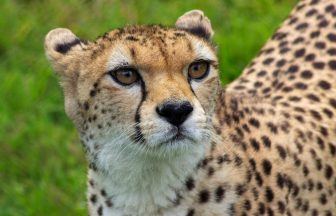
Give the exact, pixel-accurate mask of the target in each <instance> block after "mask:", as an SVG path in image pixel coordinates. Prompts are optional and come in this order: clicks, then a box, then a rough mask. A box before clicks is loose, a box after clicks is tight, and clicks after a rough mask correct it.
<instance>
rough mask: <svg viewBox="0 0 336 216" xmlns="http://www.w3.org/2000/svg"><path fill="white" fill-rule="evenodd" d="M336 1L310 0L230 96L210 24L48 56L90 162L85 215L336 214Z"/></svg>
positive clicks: (57, 41) (49, 44) (200, 19)
mask: <svg viewBox="0 0 336 216" xmlns="http://www.w3.org/2000/svg"><path fill="white" fill-rule="evenodd" d="M335 17H336V2H335V1H334V0H301V1H300V2H299V3H298V4H297V6H296V7H295V8H294V10H293V11H292V12H291V14H290V15H289V17H288V18H287V19H286V20H285V21H284V23H283V24H282V25H281V27H280V28H279V29H278V30H277V31H276V33H275V34H274V35H273V37H272V38H270V39H269V41H268V42H267V43H266V45H265V46H264V47H263V48H262V49H261V51H260V52H259V54H258V56H257V57H256V58H255V59H254V60H252V62H251V63H250V64H249V65H248V66H247V67H246V69H245V70H244V71H243V72H242V74H241V76H240V77H238V78H237V79H236V80H235V81H233V82H232V83H230V84H228V85H227V86H225V87H224V88H223V87H221V84H220V80H219V77H218V73H219V72H218V58H217V56H216V47H215V45H214V44H213V42H212V36H213V30H212V27H211V23H210V20H209V19H208V18H207V17H206V16H204V14H203V12H202V11H199V10H193V11H190V12H188V13H186V14H184V15H182V16H181V17H180V18H179V19H178V20H177V21H176V24H175V26H174V27H164V26H159V25H151V26H146V25H136V26H126V27H124V28H120V29H115V30H112V31H110V32H108V33H106V34H104V35H103V36H101V37H99V38H98V39H97V40H96V41H94V42H90V41H85V40H82V39H80V38H78V37H77V36H75V35H74V34H73V33H72V32H71V31H70V30H68V29H62V28H58V29H54V30H52V31H50V32H49V33H48V34H47V36H46V38H45V50H46V55H47V57H48V59H49V60H50V62H51V64H52V66H53V68H54V70H55V71H56V73H57V75H58V77H59V78H60V84H61V87H62V89H63V92H64V98H65V111H66V113H67V115H68V116H69V118H70V119H71V120H72V121H73V123H74V125H75V126H76V128H77V129H78V132H79V136H80V140H81V143H82V145H83V148H84V150H85V153H86V155H87V160H88V164H89V169H88V193H87V194H88V195H87V196H88V197H87V199H88V209H89V214H90V215H123V216H124V215H129V216H130V215H132V216H133V215H134V216H142V215H143V216H148V215H149V216H151V215H160V216H161V215H164V216H173V215H174V216H192V215H194V216H196V215H202V216H215V215H239V216H241V215H242V216H243V215H295V216H297V215H328V216H332V215H336V174H335V171H336V18H335Z"/></svg>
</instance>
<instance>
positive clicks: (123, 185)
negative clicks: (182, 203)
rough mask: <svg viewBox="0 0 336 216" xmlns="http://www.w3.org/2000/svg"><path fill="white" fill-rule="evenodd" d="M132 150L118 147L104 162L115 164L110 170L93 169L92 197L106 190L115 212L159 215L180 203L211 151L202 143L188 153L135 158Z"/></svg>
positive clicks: (90, 171)
mask: <svg viewBox="0 0 336 216" xmlns="http://www.w3.org/2000/svg"><path fill="white" fill-rule="evenodd" d="M132 151H134V149H120V151H116V147H115V146H114V150H113V151H109V152H108V156H107V154H106V158H103V159H102V160H101V161H104V162H106V163H109V164H111V166H109V167H108V169H105V171H104V172H100V171H94V170H92V169H90V170H89V179H91V180H92V181H93V182H95V187H90V188H89V196H90V194H98V193H99V191H101V190H103V191H104V193H106V199H107V200H108V199H111V200H112V202H113V211H120V212H122V213H123V214H129V215H157V214H159V213H158V212H159V211H160V209H164V208H169V207H171V206H174V203H175V202H176V201H178V199H179V196H180V193H181V192H182V190H183V189H184V183H185V180H186V178H187V177H188V176H190V175H193V172H194V170H195V168H196V166H197V163H198V162H199V161H200V160H201V159H202V158H203V157H204V156H205V154H206V151H207V150H206V146H205V145H204V142H202V143H201V144H198V145H193V146H192V147H191V148H190V149H189V150H188V151H184V152H183V153H174V154H170V155H168V156H165V157H157V156H153V155H145V154H143V155H142V154H139V155H137V156H134V154H133V153H132ZM104 155H105V154H104V153H102V154H101V155H100V157H104ZM107 161H108V162H107ZM113 215H114V214H113Z"/></svg>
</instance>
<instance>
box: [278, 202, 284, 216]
mask: <svg viewBox="0 0 336 216" xmlns="http://www.w3.org/2000/svg"><path fill="white" fill-rule="evenodd" d="M278 210H279V213H280V214H284V213H285V210H286V206H285V203H284V202H282V201H278Z"/></svg>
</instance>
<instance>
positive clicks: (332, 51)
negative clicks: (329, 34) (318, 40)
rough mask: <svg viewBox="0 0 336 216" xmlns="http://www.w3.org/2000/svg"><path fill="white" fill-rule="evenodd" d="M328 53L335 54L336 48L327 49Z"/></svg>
mask: <svg viewBox="0 0 336 216" xmlns="http://www.w3.org/2000/svg"><path fill="white" fill-rule="evenodd" d="M327 53H328V54H329V55H331V56H335V55H336V49H335V48H330V49H328V50H327Z"/></svg>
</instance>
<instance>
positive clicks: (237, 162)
mask: <svg viewBox="0 0 336 216" xmlns="http://www.w3.org/2000/svg"><path fill="white" fill-rule="evenodd" d="M234 162H235V165H236V166H237V167H239V166H240V165H241V164H242V163H243V160H242V159H241V158H240V157H239V156H238V155H235V158H234Z"/></svg>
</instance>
